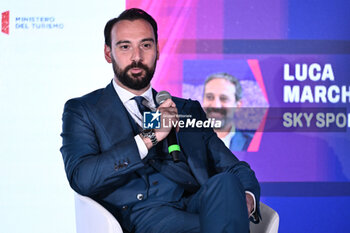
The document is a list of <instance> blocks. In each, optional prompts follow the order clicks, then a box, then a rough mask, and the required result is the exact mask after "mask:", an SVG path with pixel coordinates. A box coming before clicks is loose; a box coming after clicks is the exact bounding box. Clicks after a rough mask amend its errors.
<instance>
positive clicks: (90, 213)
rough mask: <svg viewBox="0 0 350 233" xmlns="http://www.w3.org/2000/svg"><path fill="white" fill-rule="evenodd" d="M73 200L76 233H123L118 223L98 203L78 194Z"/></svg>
mask: <svg viewBox="0 0 350 233" xmlns="http://www.w3.org/2000/svg"><path fill="white" fill-rule="evenodd" d="M74 199H75V220H76V229H77V233H96V232H103V233H123V230H122V228H121V227H120V225H119V223H118V221H117V220H116V219H115V218H114V216H113V215H112V214H111V213H110V212H109V211H108V210H106V209H105V208H104V207H103V206H101V205H100V204H99V203H97V202H96V201H94V200H93V199H91V198H89V197H85V196H82V195H80V194H78V193H75V195H74Z"/></svg>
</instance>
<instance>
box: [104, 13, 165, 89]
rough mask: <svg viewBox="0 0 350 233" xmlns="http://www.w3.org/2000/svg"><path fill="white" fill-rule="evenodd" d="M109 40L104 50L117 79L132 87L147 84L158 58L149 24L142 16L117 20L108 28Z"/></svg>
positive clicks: (138, 87) (143, 86) (141, 86)
mask: <svg viewBox="0 0 350 233" xmlns="http://www.w3.org/2000/svg"><path fill="white" fill-rule="evenodd" d="M111 42H112V43H111V47H109V46H106V48H105V54H106V59H107V61H108V62H112V65H113V70H114V73H115V76H116V78H117V81H119V83H121V84H122V85H123V86H125V87H128V88H132V89H136V90H141V89H143V88H145V87H147V86H149V84H150V81H151V79H152V77H153V74H154V71H155V68H156V60H157V58H158V49H157V45H156V42H155V36H154V33H153V29H152V26H151V25H150V24H149V23H148V22H147V21H145V20H143V19H137V20H132V21H130V20H121V21H119V22H118V23H116V24H115V25H114V27H113V29H112V31H111Z"/></svg>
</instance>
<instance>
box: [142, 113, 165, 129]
mask: <svg viewBox="0 0 350 233" xmlns="http://www.w3.org/2000/svg"><path fill="white" fill-rule="evenodd" d="M160 116H161V113H160V112H159V111H158V110H157V111H156V112H144V113H143V128H144V129H160Z"/></svg>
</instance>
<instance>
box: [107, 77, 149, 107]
mask: <svg viewBox="0 0 350 233" xmlns="http://www.w3.org/2000/svg"><path fill="white" fill-rule="evenodd" d="M113 87H114V90H115V91H116V92H117V94H118V96H119V98H120V100H121V101H122V103H123V104H125V103H126V102H128V101H129V100H130V99H132V98H134V97H135V96H136V95H135V94H133V93H131V92H130V91H128V90H126V89H124V88H123V87H121V86H119V85H118V84H117V83H116V81H115V80H114V79H113ZM141 96H143V97H144V98H145V99H146V100H147V101H148V103H150V104H151V105H154V101H153V93H152V86H150V87H149V88H148V89H147V90H146V91H145V92H144V93H142V95H141Z"/></svg>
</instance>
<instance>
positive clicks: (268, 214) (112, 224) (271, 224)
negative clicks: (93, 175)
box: [74, 193, 279, 233]
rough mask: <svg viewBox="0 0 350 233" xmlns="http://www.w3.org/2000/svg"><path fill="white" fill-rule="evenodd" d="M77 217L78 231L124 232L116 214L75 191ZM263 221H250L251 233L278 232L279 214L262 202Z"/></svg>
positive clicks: (85, 232) (84, 232)
mask: <svg viewBox="0 0 350 233" xmlns="http://www.w3.org/2000/svg"><path fill="white" fill-rule="evenodd" d="M74 198H75V219H76V229H77V233H96V232H103V233H123V230H122V228H121V226H120V225H119V223H118V221H117V220H116V219H115V218H114V216H113V215H112V214H111V213H110V212H108V211H107V210H106V209H105V208H104V207H103V206H101V205H100V204H99V203H97V202H96V201H94V200H93V199H91V198H89V197H85V196H82V195H80V194H78V193H75V197H74ZM260 212H261V217H262V221H260V223H259V224H254V223H250V232H251V233H277V232H278V226H279V216H278V214H277V212H276V211H274V210H273V209H272V208H270V207H269V206H267V205H265V204H264V203H262V202H260Z"/></svg>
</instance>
